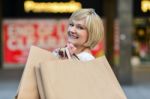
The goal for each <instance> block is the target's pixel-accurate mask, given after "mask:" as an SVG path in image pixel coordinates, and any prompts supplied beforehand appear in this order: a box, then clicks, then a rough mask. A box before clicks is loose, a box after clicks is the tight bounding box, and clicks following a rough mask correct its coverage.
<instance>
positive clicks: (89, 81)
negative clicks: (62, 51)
mask: <svg viewBox="0 0 150 99" xmlns="http://www.w3.org/2000/svg"><path fill="white" fill-rule="evenodd" d="M39 68H40V69H39V70H40V73H41V78H42V80H41V81H42V87H43V92H44V93H43V95H44V97H45V98H44V99H127V98H126V96H125V94H124V92H123V90H122V88H121V86H120V84H119V82H118V81H117V79H116V77H115V75H114V73H113V71H112V69H111V67H110V65H109V63H108V61H107V59H106V58H105V56H102V57H99V58H97V59H94V60H91V61H86V62H83V61H75V60H71V59H70V60H56V61H47V62H46V61H44V62H43V63H41V65H40V66H39Z"/></svg>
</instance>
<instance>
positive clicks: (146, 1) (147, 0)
mask: <svg viewBox="0 0 150 99" xmlns="http://www.w3.org/2000/svg"><path fill="white" fill-rule="evenodd" d="M141 10H142V12H144V13H146V12H148V11H150V0H142V1H141Z"/></svg>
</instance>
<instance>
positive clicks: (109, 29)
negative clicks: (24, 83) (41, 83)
mask: <svg viewBox="0 0 150 99" xmlns="http://www.w3.org/2000/svg"><path fill="white" fill-rule="evenodd" d="M81 8H94V9H95V11H96V12H97V13H98V14H99V15H100V16H101V18H102V20H103V23H104V26H105V38H104V40H103V41H101V42H99V44H98V45H97V46H96V47H95V48H94V49H93V50H92V53H93V54H94V55H95V57H100V56H102V55H106V57H107V59H108V61H109V63H110V65H111V67H112V69H113V70H114V73H115V74H116V77H117V78H118V80H119V82H120V84H121V86H122V88H123V90H124V91H125V94H126V95H127V97H128V99H150V95H149V93H150V0H0V33H1V35H0V45H1V46H0V99H12V98H13V97H14V96H15V94H16V91H17V88H18V85H19V82H20V79H21V76H22V72H23V69H24V67H25V63H26V59H27V56H28V52H29V50H30V47H31V45H35V46H38V47H41V48H44V49H47V50H50V51H51V50H53V49H55V48H58V47H63V46H65V43H66V30H67V26H68V18H69V16H70V15H71V13H72V12H74V11H76V10H78V9H81Z"/></svg>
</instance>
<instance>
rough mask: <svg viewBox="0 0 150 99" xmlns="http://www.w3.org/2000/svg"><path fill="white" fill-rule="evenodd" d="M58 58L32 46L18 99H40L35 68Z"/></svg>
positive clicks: (17, 95)
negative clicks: (43, 62)
mask: <svg viewBox="0 0 150 99" xmlns="http://www.w3.org/2000/svg"><path fill="white" fill-rule="evenodd" d="M55 59H57V57H55V56H54V55H52V53H50V52H49V51H47V50H44V49H41V48H39V47H35V46H32V47H31V48H30V52H29V56H28V59H27V62H26V65H25V68H24V71H23V75H22V77H21V81H20V85H19V87H18V91H17V94H16V97H15V98H16V99H40V95H39V91H38V87H37V81H36V76H35V70H34V66H37V65H38V64H39V63H41V62H42V61H49V60H55Z"/></svg>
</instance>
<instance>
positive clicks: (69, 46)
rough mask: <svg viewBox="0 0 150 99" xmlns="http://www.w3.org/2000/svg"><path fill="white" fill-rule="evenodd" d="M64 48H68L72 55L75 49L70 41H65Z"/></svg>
mask: <svg viewBox="0 0 150 99" xmlns="http://www.w3.org/2000/svg"><path fill="white" fill-rule="evenodd" d="M66 48H67V49H68V50H69V52H70V55H73V54H74V53H75V52H76V49H77V48H76V47H75V46H74V45H73V44H72V43H67V46H66Z"/></svg>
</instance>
